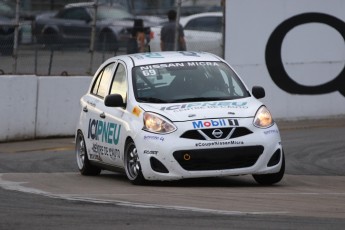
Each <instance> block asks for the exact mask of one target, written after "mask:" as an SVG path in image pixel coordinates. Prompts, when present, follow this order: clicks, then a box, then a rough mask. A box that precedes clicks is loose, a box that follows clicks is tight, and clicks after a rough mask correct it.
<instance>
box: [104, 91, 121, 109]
mask: <svg viewBox="0 0 345 230" xmlns="http://www.w3.org/2000/svg"><path fill="white" fill-rule="evenodd" d="M104 104H105V106H108V107H125V106H126V104H125V103H123V98H122V96H121V95H120V94H110V95H108V96H106V97H105V99H104Z"/></svg>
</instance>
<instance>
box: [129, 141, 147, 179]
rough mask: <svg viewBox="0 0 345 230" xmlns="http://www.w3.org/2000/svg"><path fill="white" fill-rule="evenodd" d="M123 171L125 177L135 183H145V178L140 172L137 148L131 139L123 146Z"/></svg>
mask: <svg viewBox="0 0 345 230" xmlns="http://www.w3.org/2000/svg"><path fill="white" fill-rule="evenodd" d="M125 171H126V175H127V178H128V179H129V180H130V181H131V182H132V183H133V184H135V185H141V184H144V183H145V181H146V180H145V178H144V176H143V174H142V172H141V166H140V162H139V157H138V153H137V148H136V147H135V144H134V142H133V141H129V142H128V143H127V145H126V148H125Z"/></svg>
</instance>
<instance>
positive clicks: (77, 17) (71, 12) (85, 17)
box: [57, 7, 92, 42]
mask: <svg viewBox="0 0 345 230" xmlns="http://www.w3.org/2000/svg"><path fill="white" fill-rule="evenodd" d="M57 18H59V20H60V23H59V24H60V31H61V32H62V34H63V36H64V38H66V39H71V40H72V39H73V40H76V41H85V42H87V41H89V40H90V36H91V24H90V22H91V20H92V19H91V16H90V15H89V13H88V11H87V10H86V9H85V8H83V7H73V8H68V9H66V10H64V11H63V12H61V13H60V14H58V15H57Z"/></svg>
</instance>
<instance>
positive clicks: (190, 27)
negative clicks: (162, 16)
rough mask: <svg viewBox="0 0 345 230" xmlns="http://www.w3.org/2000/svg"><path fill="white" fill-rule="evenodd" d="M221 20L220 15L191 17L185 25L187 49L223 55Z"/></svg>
mask: <svg viewBox="0 0 345 230" xmlns="http://www.w3.org/2000/svg"><path fill="white" fill-rule="evenodd" d="M221 20H222V18H221V17H219V16H204V17H199V18H194V19H191V20H190V21H189V22H188V23H187V24H186V25H185V27H184V34H185V39H186V44H187V50H195V51H206V52H210V53H214V54H216V55H222V33H221V25H222V22H221Z"/></svg>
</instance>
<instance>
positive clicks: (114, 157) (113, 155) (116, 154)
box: [108, 148, 120, 161]
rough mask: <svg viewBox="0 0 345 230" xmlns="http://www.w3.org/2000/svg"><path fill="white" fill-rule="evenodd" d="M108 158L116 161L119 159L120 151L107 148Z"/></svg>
mask: <svg viewBox="0 0 345 230" xmlns="http://www.w3.org/2000/svg"><path fill="white" fill-rule="evenodd" d="M108 150H109V157H110V159H112V160H114V161H115V160H117V159H120V150H119V149H114V148H109V149H108Z"/></svg>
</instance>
